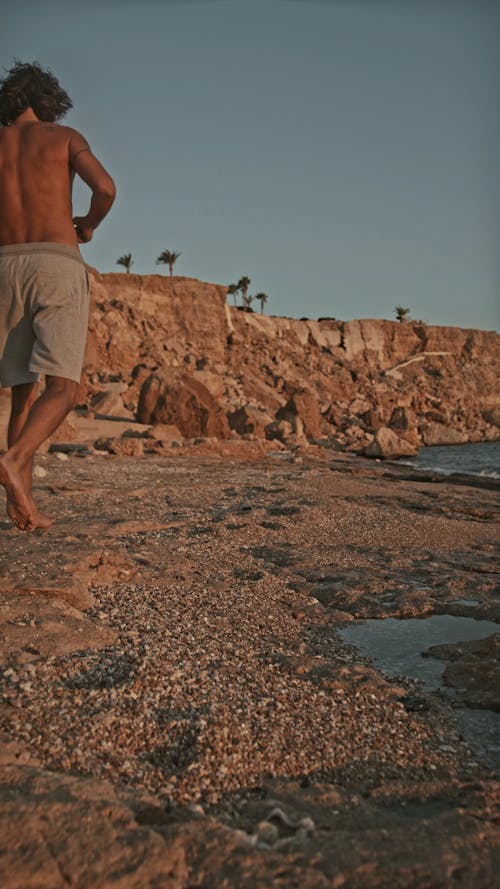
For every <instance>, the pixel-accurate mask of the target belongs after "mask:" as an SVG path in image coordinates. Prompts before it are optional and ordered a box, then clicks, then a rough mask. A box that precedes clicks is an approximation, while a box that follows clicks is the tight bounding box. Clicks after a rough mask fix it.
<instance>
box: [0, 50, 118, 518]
mask: <svg viewBox="0 0 500 889" xmlns="http://www.w3.org/2000/svg"><path fill="white" fill-rule="evenodd" d="M71 107H72V102H71V99H70V98H69V96H68V95H67V93H65V92H64V90H62V89H61V87H60V86H59V83H58V81H57V80H56V79H55V77H53V75H52V74H51V73H50V72H49V71H43V70H42V69H41V68H40V66H39V65H38V64H37V63H33V64H22V63H20V62H17V63H16V64H14V66H13V67H12V68H11V69H10V71H9V72H8V73H7V75H6V77H5V78H4V79H3V80H0V124H1V126H0V386H4V387H11V388H12V404H11V415H10V420H9V426H8V438H7V441H8V450H7V451H6V453H5V454H4V456H3V457H2V458H1V459H0V485H2V486H3V487H4V488H5V491H6V494H7V513H8V515H9V517H10V519H11V520H12V521H13V522H14V524H15V525H16V526H17V527H18V528H19V529H20V530H24V531H32V530H34V529H35V528H47V527H48V526H49V525H50V524H51V523H52V520H51V519H50V518H48V516H44V515H42V514H41V513H40V512H39V511H38V509H37V508H36V506H35V503H34V501H33V498H32V494H31V478H32V467H33V455H34V454H35V451H36V450H37V448H38V447H39V446H40V445H41V444H42V442H44V441H45V439H47V438H48V437H49V436H50V435H52V434H53V432H54V431H55V430H56V429H57V427H58V426H59V425H60V423H61V422H62V421H63V419H64V417H65V416H66V415H67V414H68V413H69V411H70V410H71V409H72V408H73V407H74V406H75V404H76V403H77V399H78V390H79V382H80V374H81V370H82V364H83V355H84V349H85V340H86V336H87V326H88V306H89V295H88V277H87V273H86V269H85V264H84V262H83V259H82V257H81V255H80V251H79V249H78V244H79V243H80V244H82V243H83V244H86V243H88V241H90V240H91V239H92V235H93V232H94V229H95V228H97V226H98V225H99V223H100V222H101V221H102V220H103V219H104V217H105V216H106V214H107V213H108V211H109V209H110V207H111V205H112V203H113V201H114V197H115V186H114V183H113V180H112V179H111V177H110V176H109V175H108V173H107V172H106V170H105V169H104V168H103V167H102V166H101V164H100V163H99V161H98V160H97V159H96V158H95V157H94V155H93V154H92V152H91V150H90V148H89V145H88V143H87V142H86V141H85V139H84V138H83V136H81V135H80V133H78V132H77V131H76V130H73V129H71V127H66V126H60V125H58V124H56V123H55V121H56V120H59V119H60V118H61V117H63V115H64V114H65V113H66V112H67V111H68V110H69V109H70V108H71ZM75 173H78V175H79V176H80V177H81V178H82V179H83V181H84V182H85V183H86V184H87V185H88V186H89V187H90V189H91V190H92V199H91V203H90V209H89V212H88V213H87V215H86V216H79V217H74V218H73V213H72V205H71V191H72V183H73V178H74V175H75ZM40 374H44V375H45V390H44V391H43V393H42V394H39V389H38V380H39V375H40Z"/></svg>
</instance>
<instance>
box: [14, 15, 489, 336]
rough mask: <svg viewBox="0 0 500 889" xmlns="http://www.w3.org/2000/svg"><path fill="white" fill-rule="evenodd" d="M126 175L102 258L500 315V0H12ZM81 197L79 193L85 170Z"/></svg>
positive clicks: (20, 27) (276, 294) (327, 309)
mask: <svg viewBox="0 0 500 889" xmlns="http://www.w3.org/2000/svg"><path fill="white" fill-rule="evenodd" d="M0 9H1V12H2V16H1V17H2V27H1V31H0V64H1V65H2V66H3V67H4V68H5V67H8V65H9V64H10V61H11V59H12V58H13V57H18V58H21V59H22V60H23V61H25V60H26V61H31V60H33V59H37V60H39V61H40V62H41V63H42V65H45V66H48V67H50V68H51V69H52V70H53V72H54V73H55V74H56V76H58V77H59V79H60V81H61V83H62V85H63V86H64V87H65V88H66V89H67V90H68V92H69V93H70V95H71V97H72V99H73V101H74V106H75V107H74V109H73V110H72V111H71V113H70V114H69V115H68V116H67V118H66V119H65V122H67V123H69V124H70V125H71V126H74V127H76V128H77V129H79V130H81V131H82V132H83V133H84V134H85V135H86V136H87V138H88V139H89V141H90V143H91V145H92V147H93V149H94V151H95V153H96V154H97V155H98V156H99V158H100V159H101V160H102V162H103V163H104V164H105V166H107V168H108V169H109V170H110V172H111V173H112V175H113V176H114V178H115V180H116V182H117V186H118V198H117V201H116V204H115V207H114V208H113V210H112V213H111V215H110V216H109V217H108V219H107V220H105V222H104V223H103V224H102V226H101V227H100V228H99V229H98V231H97V232H96V234H95V241H94V242H92V243H91V244H89V245H88V246H85V247H83V248H82V253H83V254H84V256H85V259H86V260H87V261H88V262H89V263H90V264H91V265H94V266H96V267H97V268H99V269H100V270H101V271H111V270H119V267H117V266H116V265H115V262H116V259H117V258H118V257H119V256H120V255H121V254H123V253H126V252H129V251H130V252H132V255H133V258H134V263H135V264H134V267H133V271H136V272H139V273H150V272H153V273H154V272H157V271H162V267H158V266H156V265H155V259H156V258H157V256H158V255H159V253H160V252H161V251H162V250H164V249H170V250H181V251H182V256H181V257H180V259H179V260H178V263H177V265H176V270H177V271H178V273H179V274H183V275H188V276H193V277H197V278H202V279H203V280H206V281H214V282H218V283H225V284H229V283H231V282H233V281H235V280H236V279H238V278H239V277H241V276H242V275H249V277H250V278H251V279H252V285H251V288H250V290H251V292H256V291H257V290H264V291H265V292H266V293H268V295H269V302H268V304H267V309H268V311H269V312H271V313H275V314H287V315H293V316H296V317H300V316H302V315H307V316H310V317H317V316H320V315H333V316H335V317H337V318H342V319H348V318H359V317H365V318H366V317H369V318H380V317H385V318H391V317H394V313H393V307H394V306H395V305H396V304H401V305H404V306H409V307H410V308H411V310H412V314H413V316H414V317H416V318H423V319H425V320H427V321H429V322H431V323H438V324H457V325H461V326H464V327H482V328H494V327H497V326H498V323H499V320H500V319H499V315H500V200H499V199H500V185H499V158H500V115H499V93H500V51H499V46H500V2H498V0H435V2H434V0H141V2H139V0H137V2H134V0H85V2H80V0H78V2H75V0H43V2H41V0H36V2H34V0H22V2H18V3H8V2H7V0H0ZM75 205H76V206H75V210H76V211H77V212H79V213H81V212H86V209H87V199H86V197H85V191H84V189H83V188H81V187H79V188H78V189H77V190H76V195H75Z"/></svg>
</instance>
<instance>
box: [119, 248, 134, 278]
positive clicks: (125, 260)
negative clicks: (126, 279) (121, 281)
mask: <svg viewBox="0 0 500 889" xmlns="http://www.w3.org/2000/svg"><path fill="white" fill-rule="evenodd" d="M116 264H117V265H123V266H124V267H125V268H126V270H127V273H128V272H130V266H131V265H133V264H134V261H133V259H132V254H131V253H124V254H123V256H120V259H117V260H116Z"/></svg>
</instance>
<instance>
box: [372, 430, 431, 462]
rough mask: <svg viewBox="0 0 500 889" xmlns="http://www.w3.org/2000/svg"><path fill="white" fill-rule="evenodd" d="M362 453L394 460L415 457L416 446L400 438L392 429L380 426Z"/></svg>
mask: <svg viewBox="0 0 500 889" xmlns="http://www.w3.org/2000/svg"><path fill="white" fill-rule="evenodd" d="M364 453H365V455H366V456H367V457H383V458H384V459H388V460H394V459H398V457H415V455H416V454H417V453H418V448H417V447H416V446H414V445H412V444H411V443H410V442H409V441H405V440H404V439H403V438H400V437H399V436H398V435H396V433H395V432H394V431H393V430H392V429H389V428H388V427H387V426H382V427H381V428H380V429H377V431H376V433H375V437H374V439H373V441H372V442H371V443H370V444H369V445H368V446H367V447H366V448H365V450H364Z"/></svg>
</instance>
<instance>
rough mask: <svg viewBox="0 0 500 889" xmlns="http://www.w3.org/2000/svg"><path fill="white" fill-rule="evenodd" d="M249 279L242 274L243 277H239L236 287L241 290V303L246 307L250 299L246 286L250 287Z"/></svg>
mask: <svg viewBox="0 0 500 889" xmlns="http://www.w3.org/2000/svg"><path fill="white" fill-rule="evenodd" d="M250 284H251V281H250V278H248V277H247V275H244V276H243V278H240V280H239V281H238V283H237V285H236V287H237V288H238V290H241V298H242V300H243V305H244V306H246V307H247V308H248V307H249V306H250V302H251V300H249V298H248V288H249V287H250Z"/></svg>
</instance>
